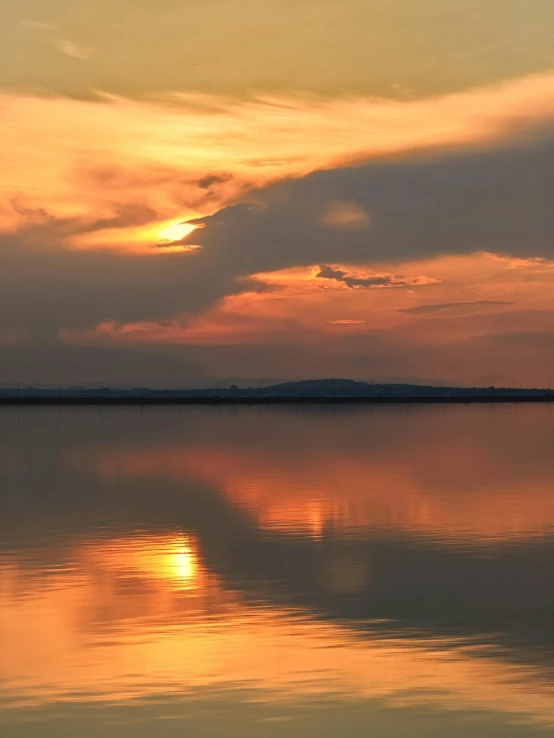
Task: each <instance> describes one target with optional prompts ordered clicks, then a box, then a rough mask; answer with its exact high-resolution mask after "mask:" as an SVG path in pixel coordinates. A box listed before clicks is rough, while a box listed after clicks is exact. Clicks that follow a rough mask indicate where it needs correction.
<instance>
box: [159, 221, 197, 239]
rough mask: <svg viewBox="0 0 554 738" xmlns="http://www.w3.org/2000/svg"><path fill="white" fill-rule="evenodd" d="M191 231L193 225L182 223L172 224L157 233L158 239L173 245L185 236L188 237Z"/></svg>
mask: <svg viewBox="0 0 554 738" xmlns="http://www.w3.org/2000/svg"><path fill="white" fill-rule="evenodd" d="M193 230H194V226H193V225H189V224H188V223H182V222H176V223H175V222H173V223H169V224H168V225H166V226H165V228H162V230H161V231H158V238H160V239H161V240H162V241H167V242H169V243H173V242H174V241H180V240H181V239H182V238H184V237H185V236H188V234H189V233H192V231H193Z"/></svg>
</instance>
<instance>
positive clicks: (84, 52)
mask: <svg viewBox="0 0 554 738" xmlns="http://www.w3.org/2000/svg"><path fill="white" fill-rule="evenodd" d="M55 46H56V48H57V49H58V51H60V52H61V53H62V54H65V55H66V56H71V57H72V58H73V59H81V60H83V61H84V60H86V59H90V58H91V56H92V50H91V49H89V48H87V47H86V46H83V45H82V44H77V43H75V41H69V40H68V39H66V38H58V39H56V41H55Z"/></svg>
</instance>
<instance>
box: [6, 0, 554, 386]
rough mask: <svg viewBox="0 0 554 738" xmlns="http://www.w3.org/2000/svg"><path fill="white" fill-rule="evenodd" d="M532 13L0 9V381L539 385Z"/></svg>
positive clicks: (546, 32) (547, 257) (312, 2)
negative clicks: (331, 379)
mask: <svg viewBox="0 0 554 738" xmlns="http://www.w3.org/2000/svg"><path fill="white" fill-rule="evenodd" d="M553 29H554V3H552V0H465V2H463V3H461V2H459V0H340V2H339V0H272V2H259V0H257V1H255V0H232V1H231V0H202V1H200V0H158V2H153V0H117V2H111V1H110V2H108V0H95V2H93V3H91V2H88V1H87V2H85V0H19V2H17V3H15V2H13V0H0V126H1V133H2V148H1V151H0V356H1V361H0V382H2V383H3V384H6V383H15V382H17V381H22V382H27V383H29V382H64V383H69V382H71V383H76V382H100V381H102V382H105V383H117V382H131V383H136V382H141V383H145V382H148V383H150V384H157V383H158V384H164V383H168V382H178V381H182V382H192V381H201V380H203V379H205V381H206V382H208V381H210V382H212V381H217V380H220V381H225V379H229V378H231V377H244V378H252V379H254V378H271V379H288V378H290V379H292V378H307V377H326V376H342V377H351V378H356V379H365V380H370V379H374V380H391V381H398V380H410V381H434V382H452V383H456V384H496V385H519V384H520V383H522V384H524V385H535V386H541V387H546V386H550V385H551V383H552V380H553V378H554V209H553V207H552V200H553V197H552V196H553V194H554V31H553Z"/></svg>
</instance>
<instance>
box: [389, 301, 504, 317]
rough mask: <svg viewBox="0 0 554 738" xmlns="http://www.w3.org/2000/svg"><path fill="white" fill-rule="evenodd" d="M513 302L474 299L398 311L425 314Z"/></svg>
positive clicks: (418, 306)
mask: <svg viewBox="0 0 554 738" xmlns="http://www.w3.org/2000/svg"><path fill="white" fill-rule="evenodd" d="M513 304H514V303H513V302H508V301H506V302H504V301H500V300H498V301H496V300H474V301H473V302H444V303H441V304H439V305H417V306H416V307H411V308H402V309H401V310H398V312H399V313H409V314H410V315H425V314H426V313H436V312H438V311H440V310H449V309H450V308H457V307H472V306H473V305H475V306H479V305H513Z"/></svg>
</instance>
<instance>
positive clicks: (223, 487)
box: [0, 405, 554, 738]
mask: <svg viewBox="0 0 554 738" xmlns="http://www.w3.org/2000/svg"><path fill="white" fill-rule="evenodd" d="M0 442H1V443H0V485H1V486H0V490H1V491H0V722H1V724H2V736H3V738H30V737H31V736H32V737H34V736H41V738H43V737H49V736H52V737H54V736H55V737H56V738H59V737H65V736H67V737H68V738H69V737H73V736H79V737H80V738H88V737H92V736H103V737H106V738H112V737H115V736H117V737H118V738H128V737H129V738H130V737H131V736H133V738H136V737H139V738H141V737H143V736H144V737H146V736H152V735H155V736H156V738H169V737H171V738H173V737H177V736H210V737H212V736H213V737H216V738H219V736H222V737H223V736H225V737H226V738H227V737H229V738H233V737H234V736H237V737H239V736H240V737H241V738H243V737H247V738H250V737H252V738H254V737H255V738H260V737H261V738H266V737H268V738H273V737H277V736H287V737H288V736H292V737H294V738H300V737H301V736H302V737H303V738H304V737H305V736H317V737H318V738H326V737H329V738H331V736H332V737H333V738H334V737H335V736H336V735H337V734H344V735H348V736H349V738H358V736H359V737H361V736H364V737H365V736H369V735H370V736H372V737H376V738H385V737H386V738H389V737H390V738H397V736H410V737H412V736H417V737H420V736H421V737H422V738H423V737H424V736H425V738H428V737H431V738H439V736H440V737H441V738H442V737H443V736H445V735H448V736H449V737H451V738H462V736H463V737H464V738H465V737H466V736H468V735H471V736H477V737H478V738H481V737H482V738H485V737H487V738H489V737H490V736H493V737H496V736H502V737H504V736H506V737H513V738H520V737H521V736H541V737H542V736H554V668H553V667H554V632H553V614H554V586H553V585H554V569H553V564H554V556H553V554H554V453H553V452H554V422H553V421H552V417H551V409H550V405H536V406H514V405H502V406H481V407H479V406H461V407H442V406H437V407H435V406H430V407H429V406H428V407H408V406H406V407H400V406H399V407H379V408H371V407H366V406H364V407H347V408H342V407H336V408H319V407H313V408H310V407H306V408H290V409H286V408H275V407H274V408H272V407H253V408H248V407H242V408H226V407H225V408H217V407H205V408H194V407H187V408H183V409H180V408H148V409H146V410H143V411H141V410H140V409H139V408H110V409H106V408H104V409H99V408H62V409H61V410H60V411H59V410H58V409H56V408H54V409H49V408H44V409H33V408H22V409H21V410H19V411H18V410H17V408H11V409H2V410H1V411H0Z"/></svg>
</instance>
